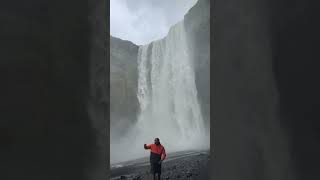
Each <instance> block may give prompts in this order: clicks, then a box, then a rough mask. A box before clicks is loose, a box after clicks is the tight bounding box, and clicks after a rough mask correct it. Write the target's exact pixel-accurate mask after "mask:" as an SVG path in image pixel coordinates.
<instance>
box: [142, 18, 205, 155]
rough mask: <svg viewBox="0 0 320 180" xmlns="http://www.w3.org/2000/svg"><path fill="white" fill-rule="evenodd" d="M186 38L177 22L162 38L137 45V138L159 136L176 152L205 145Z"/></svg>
mask: <svg viewBox="0 0 320 180" xmlns="http://www.w3.org/2000/svg"><path fill="white" fill-rule="evenodd" d="M186 38H187V36H186V32H185V28H184V21H181V22H179V23H178V24H176V25H175V26H173V27H172V28H171V30H170V31H169V34H168V36H167V37H166V38H164V39H161V40H158V41H155V42H152V43H151V44H148V45H144V46H140V48H139V56H138V64H139V65H138V71H139V81H138V89H139V91H138V99H139V103H140V108H141V112H140V115H139V117H138V122H137V125H136V127H137V128H138V129H139V131H138V134H137V135H138V136H139V138H138V139H140V138H143V137H145V139H146V140H149V139H150V138H151V139H153V138H154V137H159V138H160V140H161V142H162V143H164V144H165V145H166V146H167V148H168V149H171V150H176V151H177V150H185V149H190V148H193V147H198V148H199V147H200V148H209V141H208V136H207V135H208V134H207V132H206V130H205V129H206V128H205V127H204V122H203V118H202V114H201V110H200V105H199V102H198V97H197V89H196V84H195V72H194V67H193V59H192V57H193V56H192V51H191V50H189V48H188V44H187V39H186Z"/></svg>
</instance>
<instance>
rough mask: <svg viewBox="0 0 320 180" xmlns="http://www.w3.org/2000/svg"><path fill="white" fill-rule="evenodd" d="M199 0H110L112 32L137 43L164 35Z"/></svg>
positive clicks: (140, 43) (116, 35)
mask: <svg viewBox="0 0 320 180" xmlns="http://www.w3.org/2000/svg"><path fill="white" fill-rule="evenodd" d="M196 2H197V0H110V34H111V36H114V37H118V38H120V39H124V40H129V41H131V42H133V43H135V44H137V45H142V44H148V43H150V42H151V41H154V40H157V39H161V38H163V37H164V36H165V35H166V34H167V33H168V31H169V28H170V27H171V26H172V25H173V24H175V23H177V22H179V21H180V20H182V19H183V16H184V15H185V14H186V13H187V11H188V10H189V9H190V8H191V7H192V6H193V5H194V4H195V3H196Z"/></svg>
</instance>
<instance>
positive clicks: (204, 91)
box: [184, 0, 210, 127]
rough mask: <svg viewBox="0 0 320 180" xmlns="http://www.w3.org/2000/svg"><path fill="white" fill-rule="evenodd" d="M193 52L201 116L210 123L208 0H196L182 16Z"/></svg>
mask: <svg viewBox="0 0 320 180" xmlns="http://www.w3.org/2000/svg"><path fill="white" fill-rule="evenodd" d="M184 23H185V28H186V31H187V35H188V42H189V48H190V49H191V50H192V52H193V59H194V66H195V73H196V74H195V75H196V77H195V81H196V86H197V90H198V98H199V101H200V104H201V109H202V113H203V117H204V119H205V122H206V123H207V125H208V127H209V124H210V1H209V0H198V2H197V3H196V4H195V6H194V7H192V8H191V9H190V10H189V12H188V13H187V14H186V15H185V17H184Z"/></svg>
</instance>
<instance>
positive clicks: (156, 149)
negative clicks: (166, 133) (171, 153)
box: [144, 138, 167, 180]
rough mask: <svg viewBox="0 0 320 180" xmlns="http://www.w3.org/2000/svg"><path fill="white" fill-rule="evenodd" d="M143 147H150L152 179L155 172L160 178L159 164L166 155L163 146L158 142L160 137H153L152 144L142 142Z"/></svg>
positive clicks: (154, 177)
mask: <svg viewBox="0 0 320 180" xmlns="http://www.w3.org/2000/svg"><path fill="white" fill-rule="evenodd" d="M144 149H146V150H147V149H150V165H151V170H150V171H151V174H153V179H154V180H156V174H158V180H160V176H161V164H162V161H163V160H164V159H165V158H166V156H167V155H166V151H165V149H164V147H163V146H162V145H161V143H160V139H159V138H155V139H154V144H149V145H147V144H144Z"/></svg>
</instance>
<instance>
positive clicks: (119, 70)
mask: <svg viewBox="0 0 320 180" xmlns="http://www.w3.org/2000/svg"><path fill="white" fill-rule="evenodd" d="M138 48H139V47H138V46H137V45H135V44H133V43H131V42H129V41H123V40H121V39H118V38H114V37H110V118H111V119H110V120H111V124H112V125H113V126H114V127H117V126H121V129H122V128H124V129H125V128H126V127H129V126H130V125H131V123H133V122H134V121H136V116H137V113H138V110H139V103H138V99H137V86H138V70H137V68H138V64H137V57H138Z"/></svg>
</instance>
